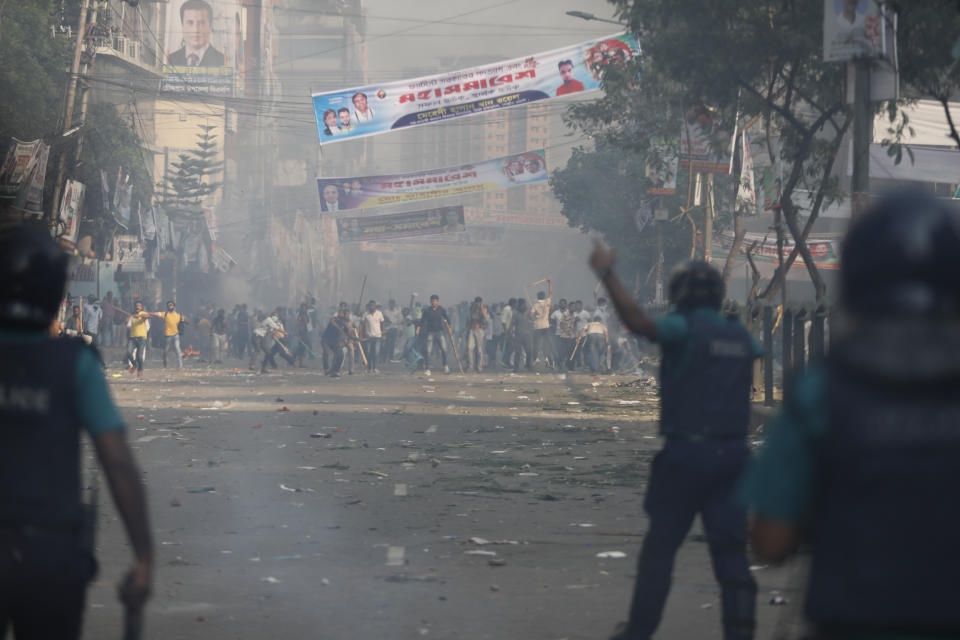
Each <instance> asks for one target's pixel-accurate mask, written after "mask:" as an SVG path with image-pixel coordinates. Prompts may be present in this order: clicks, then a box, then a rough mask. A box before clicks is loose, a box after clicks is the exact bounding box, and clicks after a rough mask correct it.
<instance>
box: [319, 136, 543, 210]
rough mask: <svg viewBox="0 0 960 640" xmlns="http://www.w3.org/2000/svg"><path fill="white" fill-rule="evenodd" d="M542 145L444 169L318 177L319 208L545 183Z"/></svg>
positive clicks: (358, 205)
mask: <svg viewBox="0 0 960 640" xmlns="http://www.w3.org/2000/svg"><path fill="white" fill-rule="evenodd" d="M547 177H548V176H547V164H546V158H545V157H544V152H543V150H542V149H538V150H536V151H525V152H523V153H517V154H514V155H511V156H504V157H502V158H494V159H492V160H484V161H483V162H477V163H475V164H465V165H461V166H459V167H448V168H446V169H432V170H430V171H418V172H416V173H399V174H392V175H383V176H363V177H360V178H317V191H318V193H319V194H320V210H321V211H326V212H335V211H349V210H351V209H359V208H363V207H375V206H377V205H383V204H398V203H403V202H414V201H417V200H429V199H431V198H442V197H445V196H458V195H464V194H468V193H477V192H480V191H493V190H496V189H507V188H509V187H516V186H520V185H525V184H535V183H537V182H546V180H547Z"/></svg>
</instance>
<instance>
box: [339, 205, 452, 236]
mask: <svg viewBox="0 0 960 640" xmlns="http://www.w3.org/2000/svg"><path fill="white" fill-rule="evenodd" d="M465 228H466V226H465V224H464V221H463V207H462V206H456V207H439V208H436V209H426V210H424V211H411V212H408V213H396V214H391V215H385V216H364V217H353V218H340V219H339V220H337V236H338V237H339V238H340V243H341V244H343V243H346V242H362V241H376V240H389V239H391V238H409V237H411V236H428V235H432V234H435V233H452V232H455V231H463V230H464V229H465Z"/></svg>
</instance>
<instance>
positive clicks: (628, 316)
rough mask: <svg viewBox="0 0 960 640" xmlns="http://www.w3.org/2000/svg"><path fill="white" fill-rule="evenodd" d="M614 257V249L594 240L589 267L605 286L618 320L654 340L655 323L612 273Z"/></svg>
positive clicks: (655, 333) (615, 256)
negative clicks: (618, 317)
mask: <svg viewBox="0 0 960 640" xmlns="http://www.w3.org/2000/svg"><path fill="white" fill-rule="evenodd" d="M616 259H617V252H616V250H614V249H607V248H606V247H604V246H603V245H602V244H601V243H600V242H598V241H596V240H594V242H593V252H592V253H591V254H590V268H591V269H593V271H594V273H596V274H597V278H599V279H600V281H601V282H602V283H603V284H604V286H606V287H607V291H608V292H609V293H610V299H611V300H613V306H614V307H616V309H617V314H618V315H619V316H620V320H621V321H623V323H624V324H625V325H626V326H627V327H628V328H629V329H630V331H633V332H634V333H636V334H638V335H641V336H643V337H645V338H648V339H650V340H656V338H657V325H656V324H655V323H654V321H653V319H652V318H651V317H650V316H648V315H647V314H646V313H644V311H643V309H642V308H641V307H640V305H638V304H637V303H636V302H635V301H634V300H633V298H632V297H631V296H630V293H629V292H627V290H626V289H624V288H623V285H622V284H620V281H619V280H618V279H617V277H616V276H615V275H613V264H614V262H616Z"/></svg>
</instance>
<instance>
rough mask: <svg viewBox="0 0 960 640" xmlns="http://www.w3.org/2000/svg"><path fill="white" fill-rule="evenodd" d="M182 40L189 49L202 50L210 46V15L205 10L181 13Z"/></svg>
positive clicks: (190, 10)
mask: <svg viewBox="0 0 960 640" xmlns="http://www.w3.org/2000/svg"><path fill="white" fill-rule="evenodd" d="M183 40H184V42H186V43H187V47H188V48H189V49H202V48H204V47H205V46H207V45H208V44H210V14H209V13H207V11H206V10H205V9H187V10H186V11H184V12H183Z"/></svg>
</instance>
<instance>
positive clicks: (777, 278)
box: [759, 115, 853, 300]
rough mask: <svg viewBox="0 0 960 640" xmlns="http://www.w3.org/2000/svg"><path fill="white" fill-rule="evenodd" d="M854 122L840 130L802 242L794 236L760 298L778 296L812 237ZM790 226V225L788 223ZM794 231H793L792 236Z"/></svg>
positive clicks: (803, 233)
mask: <svg viewBox="0 0 960 640" xmlns="http://www.w3.org/2000/svg"><path fill="white" fill-rule="evenodd" d="M851 122H853V118H852V117H851V116H849V115H848V116H847V118H846V120H845V121H844V123H843V125H842V126H841V128H840V131H839V133H838V134H837V138H836V141H835V142H834V145H833V150H832V152H831V154H830V157H829V160H828V161H827V163H826V165H825V166H824V168H823V178H822V180H821V181H820V186H819V188H818V189H817V195H816V197H815V198H814V200H813V206H812V207H811V209H810V217H809V218H807V222H806V224H805V225H804V227H803V231H802V232H801V233H800V236H799V237H800V240H802V242H796V240H797V236H794V240H795V244H794V247H793V249H792V250H791V251H790V255H789V256H788V257H787V259H786V260H785V261H784V262H783V265H782V266H779V267H777V270H776V271H775V272H774V274H773V278H771V280H770V282H769V283H768V284H767V288H766V289H764V291H763V293H762V294H760V296H759V297H760V298H765V299H768V300H769V299H771V298H772V297H773V296H775V295H776V294H777V292H778V291H779V290H780V288H781V287H782V286H783V282H784V280H785V279H786V274H787V271H789V270H790V267H791V266H792V265H793V263H794V261H795V260H796V259H797V256H798V255H800V245H801V244H803V245H804V246H806V241H807V237H808V236H809V235H810V231H811V230H812V229H813V224H814V222H816V220H817V217H818V216H819V215H820V208H821V207H822V206H823V199H824V196H825V191H826V182H827V178H828V177H829V176H830V174H831V172H832V171H833V165H834V163H835V162H836V159H837V154H838V153H839V151H840V145H841V144H842V143H843V136H844V134H846V132H847V129H849V128H850V123H851ZM788 226H789V223H788ZM792 233H793V230H792V229H791V234H792Z"/></svg>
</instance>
